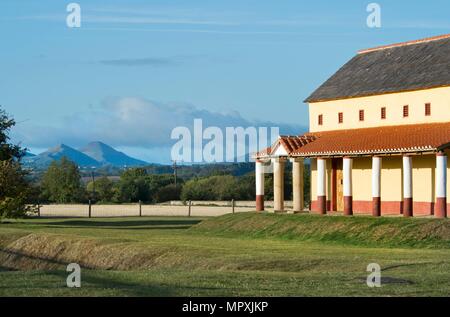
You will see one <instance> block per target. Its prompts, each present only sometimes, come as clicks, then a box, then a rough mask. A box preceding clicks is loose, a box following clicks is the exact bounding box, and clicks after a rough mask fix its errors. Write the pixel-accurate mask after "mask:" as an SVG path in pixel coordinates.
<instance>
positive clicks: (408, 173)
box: [403, 156, 413, 198]
mask: <svg viewBox="0 0 450 317" xmlns="http://www.w3.org/2000/svg"><path fill="white" fill-rule="evenodd" d="M412 181H413V180H412V158H411V156H403V198H412Z"/></svg>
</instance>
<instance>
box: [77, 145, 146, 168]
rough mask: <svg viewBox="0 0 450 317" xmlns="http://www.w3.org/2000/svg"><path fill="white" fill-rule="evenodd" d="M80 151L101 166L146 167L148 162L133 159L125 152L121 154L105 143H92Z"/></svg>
mask: <svg viewBox="0 0 450 317" xmlns="http://www.w3.org/2000/svg"><path fill="white" fill-rule="evenodd" d="M79 151H80V152H81V153H83V154H85V155H87V156H89V157H90V158H92V159H94V160H96V161H97V162H98V163H100V164H101V165H112V166H144V165H148V163H147V162H144V161H141V160H138V159H135V158H132V157H130V156H128V155H126V154H125V153H123V152H119V151H117V150H115V149H114V148H112V147H111V146H109V145H107V144H105V143H103V142H99V141H96V142H91V143H89V144H87V145H86V146H84V147H82V148H81V149H79Z"/></svg>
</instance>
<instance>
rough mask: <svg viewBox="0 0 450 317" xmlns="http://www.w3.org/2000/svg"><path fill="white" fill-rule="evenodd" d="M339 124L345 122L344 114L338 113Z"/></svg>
mask: <svg viewBox="0 0 450 317" xmlns="http://www.w3.org/2000/svg"><path fill="white" fill-rule="evenodd" d="M338 122H339V123H343V122H344V113H343V112H339V113H338Z"/></svg>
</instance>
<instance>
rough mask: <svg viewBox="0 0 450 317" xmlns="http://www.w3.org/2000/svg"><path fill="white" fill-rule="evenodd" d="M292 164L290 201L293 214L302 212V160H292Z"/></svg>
mask: <svg viewBox="0 0 450 317" xmlns="http://www.w3.org/2000/svg"><path fill="white" fill-rule="evenodd" d="M291 163H292V201H293V210H294V212H300V211H303V207H304V203H303V158H293V159H291Z"/></svg>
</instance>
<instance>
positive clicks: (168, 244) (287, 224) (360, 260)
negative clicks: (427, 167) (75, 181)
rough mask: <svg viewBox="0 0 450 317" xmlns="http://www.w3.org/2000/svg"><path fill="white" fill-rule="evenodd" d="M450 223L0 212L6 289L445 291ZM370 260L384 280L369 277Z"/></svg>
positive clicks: (106, 292)
mask: <svg viewBox="0 0 450 317" xmlns="http://www.w3.org/2000/svg"><path fill="white" fill-rule="evenodd" d="M430 226H431V227H433V228H434V229H433V230H434V232H433V230H431V231H432V232H431V233H428V235H427V234H425V232H426V231H427V230H428V229H427V230H425V229H424V228H423V227H426V228H428V227H430ZM446 226H447V224H445V221H443V222H442V221H439V220H433V219H402V218H398V219H397V218H382V219H381V218H380V219H371V218H366V217H354V218H352V219H350V220H349V218H343V217H315V216H310V215H292V216H291V215H266V214H263V215H255V214H235V215H227V216H222V217H218V218H210V219H206V220H205V219H201V218H187V217H184V218H183V217H142V218H131V217H130V218H104V219H103V218H102V219H100V218H97V219H81V218H79V219H73V218H67V219H29V220H21V221H12V222H10V223H4V224H0V250H1V251H0V296H34V295H35V296H356V295H359V296H374V295H380V296H433V295H434V296H449V295H450V250H449V249H448V248H446V247H442V246H440V245H439V242H441V243H447V247H448V240H446V234H445V232H446V231H445V228H446ZM377 227H378V229H376V228H377ZM380 227H381V228H383V229H384V230H386V235H387V237H383V238H376V237H378V236H379V235H380V233H379V230H381V229H380ZM442 227H444V229H442ZM300 228H302V229H301V230H300ZM326 228H328V230H326ZM337 228H340V229H339V230H338V229H337ZM358 228H359V229H358ZM436 228H438V229H436ZM439 228H440V229H439ZM305 230H306V231H305ZM439 230H441V231H439ZM435 231H439V233H436V232H435ZM398 232H403V233H404V234H405V235H406V236H408V238H402V237H401V235H398ZM414 232H419V234H418V235H417V236H418V237H421V238H422V240H421V241H420V243H418V242H413V241H412V239H413V233H414ZM427 232H428V231H427ZM375 233H376V234H375ZM364 238H369V239H370V241H369V242H364V241H363V239H364ZM70 262H77V263H80V264H81V265H82V267H83V269H82V277H81V279H82V287H81V288H79V289H71V288H67V287H66V286H65V280H66V277H67V274H68V273H66V272H65V266H66V264H67V263H70ZM372 262H376V263H379V264H380V265H381V267H382V269H383V271H382V278H383V285H382V287H381V288H369V287H367V285H366V282H365V280H366V277H367V274H368V273H367V272H366V267H367V265H368V264H369V263H372ZM11 268H16V269H17V268H19V269H20V271H18V270H15V271H11V270H10V269H11Z"/></svg>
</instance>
